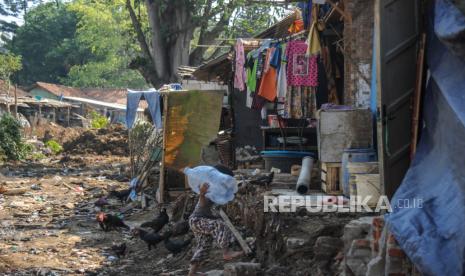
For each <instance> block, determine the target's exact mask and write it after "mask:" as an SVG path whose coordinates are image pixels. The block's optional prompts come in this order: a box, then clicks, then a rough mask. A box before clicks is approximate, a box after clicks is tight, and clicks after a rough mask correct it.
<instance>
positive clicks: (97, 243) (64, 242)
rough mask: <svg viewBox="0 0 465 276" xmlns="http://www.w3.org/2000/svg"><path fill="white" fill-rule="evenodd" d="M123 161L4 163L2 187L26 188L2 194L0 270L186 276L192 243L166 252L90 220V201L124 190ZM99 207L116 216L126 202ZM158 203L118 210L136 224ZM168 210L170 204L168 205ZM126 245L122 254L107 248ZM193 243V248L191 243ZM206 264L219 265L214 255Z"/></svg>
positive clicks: (80, 159)
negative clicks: (180, 251) (179, 251)
mask: <svg viewBox="0 0 465 276" xmlns="http://www.w3.org/2000/svg"><path fill="white" fill-rule="evenodd" d="M128 162H129V160H128V158H125V157H115V156H107V157H102V156H92V155H90V156H89V155H88V156H73V157H72V158H69V157H68V158H66V162H64V163H63V162H60V158H56V159H55V160H51V161H50V162H49V163H48V164H46V165H44V164H9V165H7V166H3V167H2V168H1V170H0V173H1V175H0V183H4V185H3V188H4V189H6V190H15V189H18V188H26V192H25V193H23V194H19V195H11V196H10V195H0V222H1V223H0V239H1V240H2V242H1V243H0V275H124V274H126V275H161V274H162V273H163V272H173V271H174V273H172V274H171V275H185V274H186V271H187V268H188V263H189V262H188V260H189V259H190V257H191V254H192V252H191V251H192V250H191V248H188V249H186V250H185V251H184V252H183V253H180V254H178V255H177V256H172V255H170V254H169V252H168V251H167V250H166V249H165V248H164V246H163V244H159V245H158V247H157V248H156V249H152V250H151V251H148V250H147V247H146V245H145V243H143V242H142V241H141V240H139V239H138V238H132V236H131V234H130V232H129V231H127V230H124V231H121V230H119V231H110V232H103V231H102V230H101V229H100V228H99V225H98V223H97V222H96V221H95V216H96V213H97V212H98V211H99V209H98V208H97V207H95V206H94V203H95V201H97V200H98V199H99V198H100V197H102V196H104V195H107V194H108V191H110V190H113V189H123V188H127V185H128V184H127V183H128V178H127V177H125V176H124V170H125V169H126V168H127V166H128ZM108 201H109V203H110V205H109V206H104V207H103V210H104V211H105V212H108V213H119V212H120V211H121V209H122V208H124V207H125V206H126V205H123V204H121V203H120V201H119V200H117V199H115V198H108ZM159 207H160V206H156V205H155V204H152V205H150V206H149V207H147V208H146V209H145V210H142V209H141V208H134V209H132V210H130V211H128V212H126V213H123V216H124V220H125V221H126V222H127V224H128V225H130V226H131V227H132V226H138V225H139V224H140V223H142V222H144V221H147V220H150V219H151V218H153V217H154V216H155V214H157V212H158V210H159ZM165 207H168V210H170V205H166V206H165ZM123 242H124V243H126V244H127V248H128V250H127V253H126V255H125V256H123V257H121V258H120V259H119V258H117V257H116V254H115V252H112V250H111V246H112V245H114V244H120V243H123ZM191 246H192V245H191ZM212 256H213V258H212V260H211V261H210V264H208V263H207V264H206V266H205V268H206V269H209V268H214V267H222V261H221V260H220V259H217V258H215V256H218V254H216V253H215V252H212Z"/></svg>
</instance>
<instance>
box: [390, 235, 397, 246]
mask: <svg viewBox="0 0 465 276" xmlns="http://www.w3.org/2000/svg"><path fill="white" fill-rule="evenodd" d="M388 243H389V244H397V241H396V238H395V237H394V235H393V234H391V233H389V236H388Z"/></svg>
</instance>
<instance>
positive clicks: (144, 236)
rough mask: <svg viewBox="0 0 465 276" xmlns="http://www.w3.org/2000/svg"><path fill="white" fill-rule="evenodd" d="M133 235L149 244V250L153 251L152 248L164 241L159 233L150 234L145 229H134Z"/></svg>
mask: <svg viewBox="0 0 465 276" xmlns="http://www.w3.org/2000/svg"><path fill="white" fill-rule="evenodd" d="M133 234H134V235H135V236H139V237H140V239H141V240H143V241H144V242H145V243H147V246H148V248H149V250H151V249H152V246H153V247H156V246H157V244H159V243H160V242H161V241H162V240H163V239H164V237H163V236H161V235H159V234H157V233H149V232H147V231H145V230H143V229H140V228H134V230H133Z"/></svg>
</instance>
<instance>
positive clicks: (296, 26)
mask: <svg viewBox="0 0 465 276" xmlns="http://www.w3.org/2000/svg"><path fill="white" fill-rule="evenodd" d="M303 30H305V29H304V21H303V20H302V19H296V20H295V21H294V22H293V23H292V24H291V26H290V27H289V29H288V32H289V33H291V34H296V33H300V32H301V31H303Z"/></svg>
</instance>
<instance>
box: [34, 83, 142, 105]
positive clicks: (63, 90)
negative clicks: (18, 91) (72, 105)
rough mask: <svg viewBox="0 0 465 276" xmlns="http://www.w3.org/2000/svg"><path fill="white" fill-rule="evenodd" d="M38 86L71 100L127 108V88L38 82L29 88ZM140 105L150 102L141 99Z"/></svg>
mask: <svg viewBox="0 0 465 276" xmlns="http://www.w3.org/2000/svg"><path fill="white" fill-rule="evenodd" d="M37 87H38V88H41V89H43V90H46V91H48V92H50V93H52V94H54V95H56V96H57V97H60V96H63V97H64V98H65V99H66V98H68V99H69V100H71V98H74V101H78V102H82V103H88V104H94V105H98V106H106V107H114V108H117V109H121V108H122V106H124V109H126V102H127V94H128V91H127V89H117V88H76V87H70V86H65V85H60V84H53V83H46V82H37V83H36V84H35V85H34V86H32V87H31V88H29V91H30V90H32V89H34V88H37ZM97 103H98V104H97ZM139 107H140V108H146V107H148V104H147V102H145V101H141V102H140V104H139Z"/></svg>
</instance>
